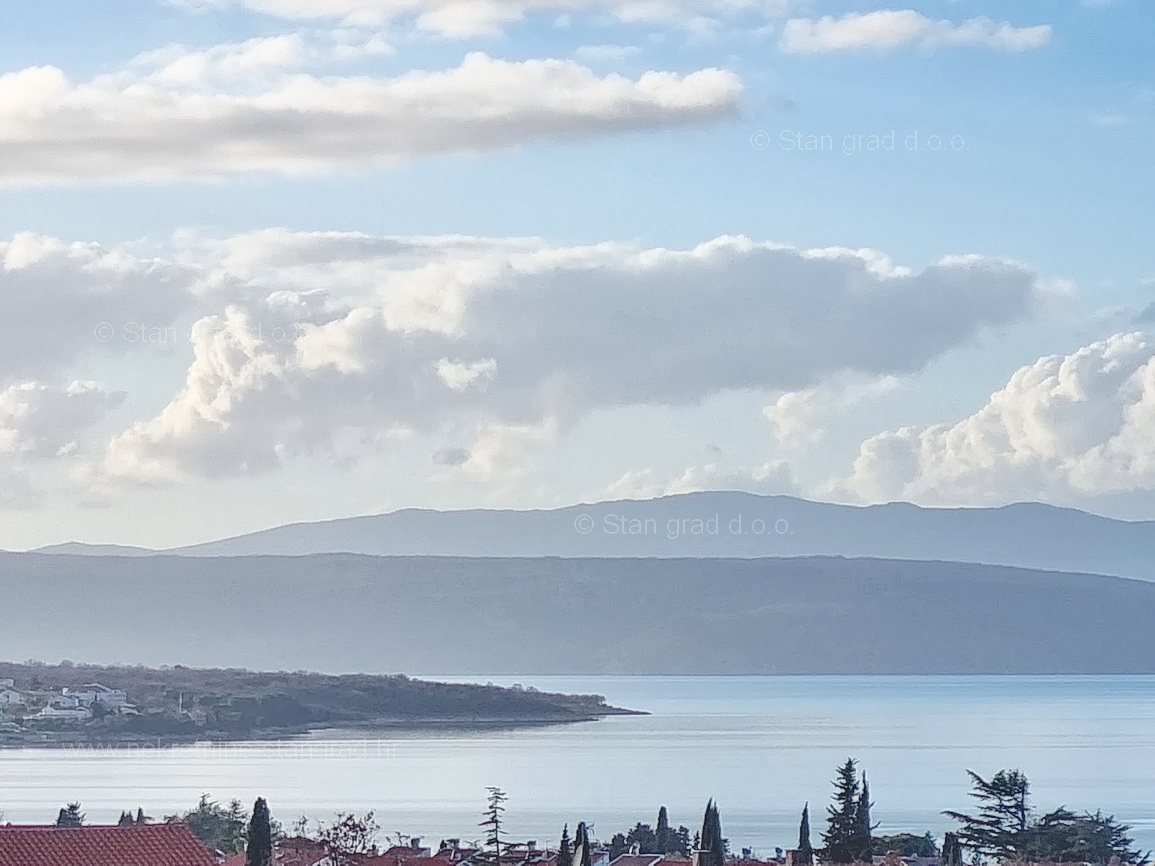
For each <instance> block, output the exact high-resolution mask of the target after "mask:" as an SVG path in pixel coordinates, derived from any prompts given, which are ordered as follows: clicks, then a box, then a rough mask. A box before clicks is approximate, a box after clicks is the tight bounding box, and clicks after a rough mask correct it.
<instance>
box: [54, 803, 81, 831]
mask: <svg viewBox="0 0 1155 866" xmlns="http://www.w3.org/2000/svg"><path fill="white" fill-rule="evenodd" d="M84 818H85V815H84V813H83V812H81V811H80V804H79V803H69V804H68V805H67V806H65V807H64V808H63V809H61V810H60V814H59V815H57V816H56V826H57V827H83V826H84Z"/></svg>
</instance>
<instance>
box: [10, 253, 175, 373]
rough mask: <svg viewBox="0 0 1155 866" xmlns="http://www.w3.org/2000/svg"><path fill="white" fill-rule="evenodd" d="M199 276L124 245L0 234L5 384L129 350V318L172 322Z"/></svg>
mask: <svg viewBox="0 0 1155 866" xmlns="http://www.w3.org/2000/svg"><path fill="white" fill-rule="evenodd" d="M192 280H193V275H192V273H191V272H190V271H189V270H187V269H186V268H183V267H181V266H179V265H176V264H174V263H172V262H170V261H164V260H161V259H143V258H139V257H137V256H135V255H133V254H132V253H130V252H128V251H126V250H125V249H122V248H115V247H104V246H101V245H99V244H91V243H65V242H64V241H61V240H58V239H55V238H50V237H44V236H41V235H34V234H30V233H22V234H17V235H15V236H14V237H13V238H12V239H11V240H9V241H3V240H0V385H3V384H5V383H8V382H13V381H16V380H17V379H20V378H36V377H42V376H55V375H56V374H58V373H60V372H61V371H63V370H64V369H65V368H66V367H68V366H69V365H70V364H72V363H74V362H75V361H76V360H77V359H78V358H79V357H81V355H82V354H83V353H85V352H89V351H101V352H113V353H122V352H125V351H129V350H130V349H131V348H132V345H131V343H129V342H128V341H126V340H125V339H124V337H125V326H126V324H127V323H130V322H132V323H147V324H149V325H151V326H154V327H165V326H168V325H169V324H170V323H171V322H172V321H173V320H174V319H175V317H176V316H177V315H178V314H179V313H180V312H181V311H182V310H185V309H187V308H189V307H190V306H191V305H192V302H193V299H192V296H191V295H190V293H189V290H190V287H191V283H192ZM98 329H101V331H102V332H101V333H99V334H98V333H97V330H98ZM105 331H107V333H105Z"/></svg>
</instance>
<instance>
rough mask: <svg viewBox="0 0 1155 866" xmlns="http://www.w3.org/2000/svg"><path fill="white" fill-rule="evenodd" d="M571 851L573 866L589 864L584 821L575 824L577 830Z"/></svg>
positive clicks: (587, 835)
mask: <svg viewBox="0 0 1155 866" xmlns="http://www.w3.org/2000/svg"><path fill="white" fill-rule="evenodd" d="M622 841H623V842H624V841H625V839H624V838H623V840H622ZM573 853H574V857H573V866H591V858H590V833H589V830H587V829H586V822H585V821H580V822H579V823H578V825H577V832H576V833H575V834H574V837H573Z"/></svg>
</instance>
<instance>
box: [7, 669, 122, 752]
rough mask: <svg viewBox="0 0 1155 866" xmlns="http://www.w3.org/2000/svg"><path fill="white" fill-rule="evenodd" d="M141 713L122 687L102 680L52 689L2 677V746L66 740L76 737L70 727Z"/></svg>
mask: <svg viewBox="0 0 1155 866" xmlns="http://www.w3.org/2000/svg"><path fill="white" fill-rule="evenodd" d="M139 715H140V710H139V709H138V708H137V707H136V706H134V705H133V704H131V703H129V700H128V695H127V694H126V693H125V691H124V690H123V689H114V688H109V687H108V686H105V685H101V684H100V683H87V684H84V685H79V686H76V687H71V688H70V687H64V688H60V689H51V690H50V689H39V688H28V687H24V688H17V687H16V682H15V681H14V680H13V679H11V678H7V677H6V678H0V745H19V744H22V743H51V742H67V741H69V740H71V739H74V737H73V736H69V733H68V728H70V727H73V728H74V727H75V726H76V725H78V724H82V723H85V722H90V721H92V720H94V719H98V718H104V717H108V716H122V717H132V716H139ZM40 723H50V724H47V725H43V724H40ZM51 723H55V724H51Z"/></svg>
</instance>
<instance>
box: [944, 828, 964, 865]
mask: <svg viewBox="0 0 1155 866" xmlns="http://www.w3.org/2000/svg"><path fill="white" fill-rule="evenodd" d="M962 851H963V849H962V845H961V844H959V840H958V834H957V833H947V834H946V835H945V836H943V840H942V866H962V862H963V855H962Z"/></svg>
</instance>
